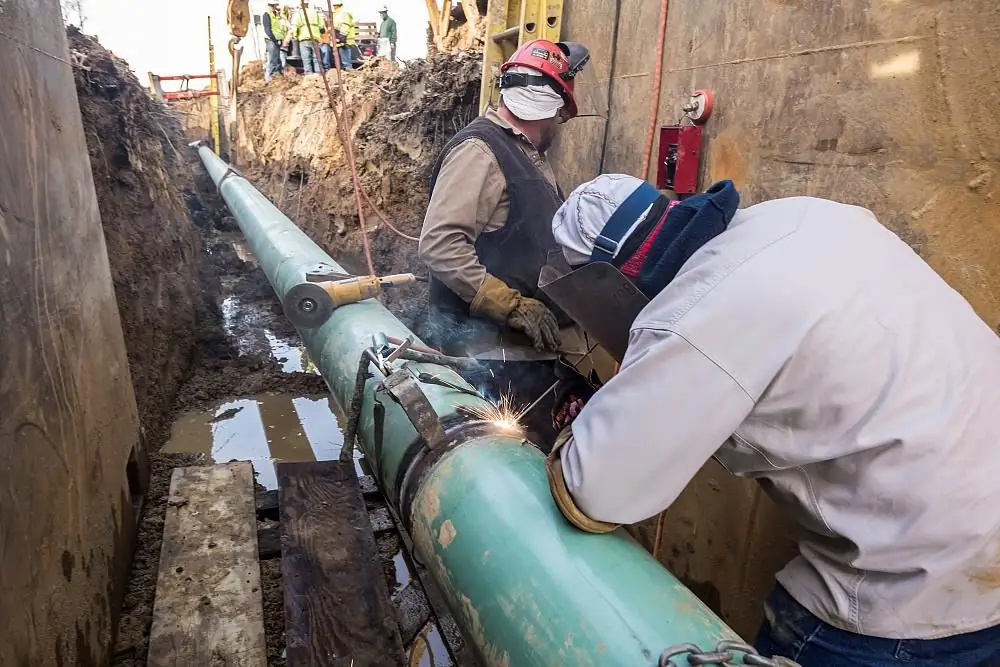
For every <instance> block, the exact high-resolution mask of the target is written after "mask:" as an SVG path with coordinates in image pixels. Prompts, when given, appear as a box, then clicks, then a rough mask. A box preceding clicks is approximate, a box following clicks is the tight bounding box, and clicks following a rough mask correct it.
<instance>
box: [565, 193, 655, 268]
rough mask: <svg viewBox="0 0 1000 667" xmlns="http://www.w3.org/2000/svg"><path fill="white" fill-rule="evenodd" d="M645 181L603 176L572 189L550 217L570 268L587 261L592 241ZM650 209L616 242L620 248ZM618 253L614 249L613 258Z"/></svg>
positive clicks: (591, 251) (592, 249)
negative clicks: (552, 216)
mask: <svg viewBox="0 0 1000 667" xmlns="http://www.w3.org/2000/svg"><path fill="white" fill-rule="evenodd" d="M644 182H645V181H643V180H642V179H640V178H636V177H635V176H629V175H627V174H602V175H600V176H598V177H597V178H595V179H594V180H592V181H588V182H586V183H584V184H583V185H581V186H579V187H577V189H576V190H573V192H572V193H571V194H570V196H569V197H568V198H567V199H566V201H565V203H563V205H562V206H560V207H559V210H558V211H556V215H555V217H554V218H552V234H553V235H554V236H555V237H556V241H557V242H558V243H559V245H561V246H562V250H563V255H564V256H565V257H566V261H567V262H569V263H570V265H572V266H577V265H579V264H585V263H586V262H587V260H589V259H590V255H591V253H593V252H594V241H596V240H597V237H598V235H600V233H601V230H603V229H604V225H606V224H607V223H608V220H610V219H611V216H612V215H613V214H614V212H615V211H616V210H618V207H619V206H621V205H622V204H623V203H624V202H625V200H626V199H628V198H629V195H631V194H632V193H633V192H635V191H636V189H638V187H639V186H640V185H642V184H643V183H644ZM651 208H653V205H652V204H650V205H649V206H647V207H646V209H645V210H644V211H643V212H642V214H641V215H640V216H639V217H638V218H636V219H635V222H633V223H632V225H631V226H630V227H629V228H628V232H626V234H625V236H623V237H622V238H621V240H620V241H619V243H618V247H619V249H620V248H621V246H622V245H623V243H624V241H625V239H627V238H628V237H629V235H630V234H631V233H632V232H633V231H635V228H636V227H638V226H639V223H641V222H642V221H643V220H644V219H645V217H646V216H647V215H649V210H650V209H651ZM617 254H618V251H617V250H616V251H615V255H617Z"/></svg>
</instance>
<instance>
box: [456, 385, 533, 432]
mask: <svg viewBox="0 0 1000 667" xmlns="http://www.w3.org/2000/svg"><path fill="white" fill-rule="evenodd" d="M460 410H461V411H462V412H464V413H466V414H467V415H469V416H470V417H473V418H475V419H479V420H482V421H484V422H492V423H493V424H494V425H495V426H496V427H497V428H499V429H501V430H503V431H510V432H512V433H521V432H522V431H524V426H522V425H521V417H522V416H523V415H524V410H519V409H517V408H516V407H515V406H514V396H513V395H512V394H501V396H500V400H499V401H497V402H496V403H488V404H486V405H463V406H462V407H461V408H460Z"/></svg>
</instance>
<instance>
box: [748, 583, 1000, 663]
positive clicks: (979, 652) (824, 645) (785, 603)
mask: <svg viewBox="0 0 1000 667" xmlns="http://www.w3.org/2000/svg"><path fill="white" fill-rule="evenodd" d="M765 605H766V606H767V609H768V613H767V615H766V616H767V618H769V619H774V620H773V624H772V623H771V622H768V621H767V620H765V621H764V625H763V626H762V627H761V629H760V634H758V635H757V643H756V648H757V650H758V651H760V652H761V653H762V654H764V655H766V656H772V655H780V656H784V657H786V658H791V659H793V660H795V661H797V662H798V663H799V664H801V665H802V667H889V666H894V665H909V666H911V667H997V665H1000V626H997V627H993V628H988V629H986V630H980V631H978V632H970V633H967V634H963V635H955V636H954V637H945V638H943V639H884V638H881V637H867V636H864V635H858V634H854V633H853V632H847V631H845V630H840V629H837V628H835V627H833V626H832V625H828V624H827V623H824V622H823V621H821V620H819V619H818V618H816V617H815V616H813V615H812V614H811V613H810V612H809V611H808V610H806V608H805V607H803V606H802V605H800V604H799V603H798V602H796V601H795V599H794V598H792V596H791V595H789V594H788V591H786V590H785V589H784V588H782V587H781V586H778V587H776V588H775V590H774V592H773V593H771V595H770V597H768V599H767V602H766V603H765Z"/></svg>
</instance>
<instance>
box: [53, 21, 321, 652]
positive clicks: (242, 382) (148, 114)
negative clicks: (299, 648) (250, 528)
mask: <svg viewBox="0 0 1000 667" xmlns="http://www.w3.org/2000/svg"><path fill="white" fill-rule="evenodd" d="M69 39H70V45H71V49H72V51H73V55H74V58H75V59H76V61H77V62H78V63H80V65H79V66H78V67H77V68H75V72H76V75H77V79H76V83H77V94H78V97H79V100H80V110H81V115H82V117H83V122H84V129H85V132H86V136H87V144H88V150H89V152H90V159H91V167H92V170H93V173H94V181H95V184H96V187H97V193H98V201H99V204H100V210H101V217H102V220H103V223H104V231H105V238H106V242H107V250H108V257H109V260H110V263H111V267H112V275H113V278H114V285H115V292H116V296H117V299H118V307H119V310H120V312H121V318H122V327H123V330H124V334H125V340H126V346H127V349H128V357H129V366H130V371H131V376H132V381H133V384H134V386H135V393H136V400H137V403H138V406H139V414H140V417H141V419H142V423H143V426H144V429H145V432H146V436H147V447H148V451H149V452H150V459H151V480H150V487H149V489H148V490H147V493H146V502H145V508H144V513H143V517H142V520H141V524H140V527H139V536H138V544H137V547H136V552H135V555H134V561H133V569H132V575H131V580H130V584H129V590H128V591H127V593H126V597H125V602H124V604H123V608H122V615H121V619H120V622H119V631H118V643H117V646H116V650H115V658H114V663H113V664H114V665H116V666H123V667H124V666H128V667H140V666H143V665H145V664H146V651H147V643H148V638H149V629H150V624H151V622H152V612H153V603H154V598H155V591H156V577H157V568H158V565H159V556H160V547H161V540H162V531H163V518H164V512H165V508H166V498H167V495H168V491H169V486H170V473H171V470H172V469H173V468H174V467H177V466H188V465H199V464H202V463H205V461H204V459H203V457H200V456H198V455H184V454H169V455H168V454H160V453H158V450H159V448H160V447H161V446H162V445H163V443H164V442H165V441H166V439H167V438H168V436H169V429H170V424H171V422H172V420H173V418H174V416H175V415H176V414H177V412H178V411H180V410H189V409H195V408H200V407H206V406H208V405H210V404H212V403H213V402H215V401H218V400H221V399H223V398H231V397H238V396H249V395H254V394H260V393H262V392H265V391H275V392H285V393H293V394H297V395H310V394H324V393H326V386H325V384H324V383H323V380H322V379H321V378H320V377H319V376H317V375H313V374H306V373H286V372H284V371H283V370H282V368H281V365H280V364H279V363H278V360H276V359H274V358H273V356H272V355H271V354H270V353H269V352H268V351H267V350H258V351H256V352H255V351H253V350H251V351H250V352H249V353H248V352H247V351H245V350H240V349H239V345H238V341H236V340H233V339H232V338H231V337H230V336H229V335H227V333H226V332H225V330H224V328H223V326H222V313H221V310H220V304H221V300H222V299H223V298H224V297H225V296H226V295H227V294H235V295H238V296H239V298H240V300H241V302H245V303H247V304H250V305H252V306H256V307H255V308H252V310H253V311H254V312H255V315H254V317H256V318H257V319H258V320H259V319H260V318H264V319H266V320H267V322H266V323H265V324H266V325H267V326H268V327H269V328H272V329H274V330H280V331H282V332H283V333H285V334H288V335H292V334H294V330H292V329H291V327H290V325H288V324H287V322H286V320H285V319H284V317H282V315H281V308H280V306H279V304H278V302H277V299H276V297H275V296H274V293H273V292H272V291H271V289H270V287H269V286H268V285H267V281H266V279H265V278H264V277H263V274H262V273H261V272H260V271H259V270H257V269H256V268H255V267H254V266H252V265H250V264H247V263H246V262H244V261H243V260H241V259H240V258H239V256H238V255H237V253H236V252H235V250H234V249H233V246H232V244H231V243H230V242H229V241H227V240H225V239H224V238H223V237H224V235H225V234H227V233H232V231H233V230H235V229H236V224H235V222H234V221H233V220H232V218H231V217H229V215H228V212H227V210H226V208H225V206H224V205H223V203H222V202H221V200H220V199H219V197H218V195H217V193H216V190H215V187H214V185H213V184H212V183H211V181H210V179H209V178H208V177H207V175H206V174H205V173H204V170H203V168H202V167H201V164H200V162H198V160H197V158H196V156H195V155H194V154H193V153H191V152H188V150H187V147H186V143H187V139H186V137H185V136H184V126H185V125H187V124H188V123H187V122H186V119H183V118H182V117H180V116H178V115H177V114H176V113H175V112H174V111H173V110H172V109H168V108H167V107H165V106H163V105H161V104H159V103H157V102H155V101H154V100H153V99H152V98H150V97H149V95H148V94H147V93H146V91H145V90H144V89H143V88H142V86H141V85H140V84H139V82H138V81H137V80H136V78H135V77H134V76H133V75H132V74H131V72H130V71H129V70H128V66H127V65H126V63H125V62H124V61H122V60H120V59H118V58H116V57H115V56H114V55H113V54H111V53H110V52H109V51H107V50H105V49H104V48H103V47H101V46H100V44H98V43H97V42H96V40H94V39H92V38H89V37H85V36H83V35H81V34H80V33H79V32H78V31H76V30H74V29H70V30H69ZM194 131H196V130H193V132H194ZM193 132H192V133H193ZM236 316H237V317H243V316H244V315H243V314H242V313H237V315H236ZM255 321H256V320H255ZM241 352H242V353H241ZM262 570H263V579H264V582H263V584H264V595H265V605H266V608H267V610H268V612H267V613H268V617H267V619H266V623H267V625H268V628H269V630H270V631H271V635H272V636H275V633H276V637H277V640H278V641H279V644H278V645H277V647H276V648H275V650H273V651H272V653H274V656H273V657H274V660H273V661H272V663H271V664H283V661H282V660H281V655H280V654H281V648H282V646H281V643H280V642H281V641H282V640H281V634H282V632H283V619H282V609H281V603H280V600H281V592H280V591H281V589H280V573H279V572H278V570H277V569H276V567H275V566H273V565H271V564H267V562H265V565H264V566H263V567H262Z"/></svg>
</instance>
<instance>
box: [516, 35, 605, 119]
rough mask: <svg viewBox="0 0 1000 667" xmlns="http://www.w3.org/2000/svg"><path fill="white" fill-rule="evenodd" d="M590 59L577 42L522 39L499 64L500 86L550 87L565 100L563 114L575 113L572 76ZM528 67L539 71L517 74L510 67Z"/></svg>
mask: <svg viewBox="0 0 1000 667" xmlns="http://www.w3.org/2000/svg"><path fill="white" fill-rule="evenodd" d="M589 60H590V52H589V51H587V48H586V47H585V46H583V45H582V44H580V43H578V42H550V41H548V40H545V39H535V40H532V41H530V42H525V43H524V44H522V45H521V46H520V48H518V50H517V51H515V52H514V55H512V56H511V57H510V59H509V60H508V61H507V62H505V63H504V64H503V65H501V66H500V89H501V90H503V89H505V88H516V87H518V86H551V87H552V88H554V89H555V91H556V92H557V93H559V94H560V95H562V98H563V99H564V100H565V101H566V114H567V116H569V117H570V118H573V117H574V116H576V114H577V108H576V97H575V96H574V94H573V89H574V86H575V83H574V79H575V78H576V75H577V74H578V73H579V72H580V70H582V69H583V67H584V65H586V64H587V61H589ZM518 66H520V67H530V68H531V69H533V70H536V71H538V72H540V73H541V74H542V76H532V75H530V74H518V73H515V72H510V71H509V70H510V69H511V68H512V67H518Z"/></svg>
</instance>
